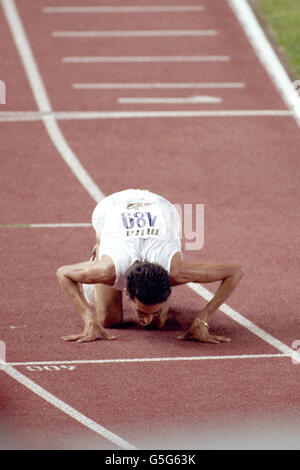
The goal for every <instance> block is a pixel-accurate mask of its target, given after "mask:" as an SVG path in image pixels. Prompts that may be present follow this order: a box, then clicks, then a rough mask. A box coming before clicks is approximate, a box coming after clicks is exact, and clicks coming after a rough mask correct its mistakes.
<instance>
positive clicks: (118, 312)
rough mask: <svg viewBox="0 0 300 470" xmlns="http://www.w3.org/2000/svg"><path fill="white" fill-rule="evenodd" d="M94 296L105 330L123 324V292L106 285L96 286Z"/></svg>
mask: <svg viewBox="0 0 300 470" xmlns="http://www.w3.org/2000/svg"><path fill="white" fill-rule="evenodd" d="M93 294H94V305H95V309H96V312H97V315H98V319H99V322H100V323H101V325H102V326H103V327H104V328H111V327H113V326H116V325H118V324H119V323H121V321H122V318H123V306H122V291H120V290H116V289H114V288H113V287H110V286H106V285H104V284H96V285H95V286H94V290H93Z"/></svg>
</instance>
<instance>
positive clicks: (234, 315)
mask: <svg viewBox="0 0 300 470" xmlns="http://www.w3.org/2000/svg"><path fill="white" fill-rule="evenodd" d="M188 286H189V287H190V288H191V289H192V290H193V291H194V292H196V293H197V294H199V295H200V296H201V297H203V298H204V299H205V300H207V301H208V302H209V301H210V300H211V299H212V298H213V294H212V293H211V292H210V291H208V290H207V289H206V288H205V287H203V286H202V285H201V284H194V283H190V284H188ZM219 310H221V312H223V313H225V314H226V315H227V316H228V317H230V318H231V319H232V320H235V321H236V322H237V323H239V324H240V325H242V326H243V327H244V328H246V329H247V330H249V331H251V332H252V333H253V334H255V335H256V336H258V337H259V338H261V339H262V340H263V341H265V342H266V343H268V344H270V345H271V346H273V347H274V348H275V349H277V350H278V351H280V352H282V353H283V354H287V355H288V356H290V357H294V358H295V360H297V361H299V362H300V353H299V352H297V351H295V350H294V349H292V348H290V347H289V346H287V345H285V344H284V343H282V342H281V341H280V340H278V339H277V338H274V336H272V335H270V334H269V333H267V332H266V331H264V330H263V329H262V328H259V327H258V326H257V325H255V324H254V323H252V322H251V321H250V320H248V319H247V318H245V317H244V316H243V315H241V314H240V313H238V312H237V311H236V310H234V309H233V308H231V307H229V306H228V305H226V304H223V305H221V307H219Z"/></svg>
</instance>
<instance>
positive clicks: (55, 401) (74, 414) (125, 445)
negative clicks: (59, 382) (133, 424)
mask: <svg viewBox="0 0 300 470" xmlns="http://www.w3.org/2000/svg"><path fill="white" fill-rule="evenodd" d="M10 1H11V0H10ZM0 370H2V371H3V372H5V373H6V374H7V375H9V376H10V377H12V378H13V379H15V380H17V382H19V383H20V384H22V385H23V386H24V387H26V388H28V389H29V390H30V391H31V392H33V393H35V394H36V395H38V396H39V397H41V398H43V400H45V401H47V402H48V403H50V404H51V405H53V406H55V408H58V409H59V410H60V411H62V412H63V413H65V414H66V415H68V416H70V417H71V418H73V419H75V420H76V421H78V422H79V423H80V424H82V425H84V426H86V427H87V428H89V429H91V430H92V431H94V432H95V433H97V434H99V435H100V436H102V437H104V438H105V439H107V440H109V441H110V442H112V443H114V444H116V445H117V446H119V447H120V448H121V449H126V450H137V448H136V447H135V446H133V445H132V444H130V443H129V442H127V441H125V440H124V439H122V438H121V437H119V436H118V435H117V434H114V433H112V432H111V431H109V430H108V429H106V428H104V427H103V426H101V425H100V424H98V423H96V422H95V421H93V420H92V419H90V418H88V417H87V416H85V415H83V414H82V413H80V412H79V411H77V410H76V409H75V408H73V407H72V406H70V405H68V404H67V403H65V402H64V401H62V400H60V399H59V398H57V397H56V396H54V395H52V393H49V392H47V390H45V389H44V388H43V387H41V386H40V385H37V384H36V383H35V382H33V381H32V380H30V379H29V378H28V377H26V376H25V375H23V374H21V373H20V372H19V371H17V370H16V369H14V367H12V366H11V365H10V364H7V363H5V362H3V361H1V360H0Z"/></svg>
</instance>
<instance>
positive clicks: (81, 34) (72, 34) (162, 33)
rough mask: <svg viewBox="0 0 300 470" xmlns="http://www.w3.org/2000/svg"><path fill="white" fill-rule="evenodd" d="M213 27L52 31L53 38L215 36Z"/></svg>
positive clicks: (215, 32)
mask: <svg viewBox="0 0 300 470" xmlns="http://www.w3.org/2000/svg"><path fill="white" fill-rule="evenodd" d="M217 34H218V33H217V31H216V30H214V29H207V30H200V29H197V30H195V29H194V30H193V29H192V30H171V29H170V30H148V31H142V30H140V31H53V32H52V37H54V38H139V37H147V38H148V37H149V38H152V37H169V36H170V37H181V36H182V37H184V36H216V35H217Z"/></svg>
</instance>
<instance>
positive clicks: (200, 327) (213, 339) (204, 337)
mask: <svg viewBox="0 0 300 470" xmlns="http://www.w3.org/2000/svg"><path fill="white" fill-rule="evenodd" d="M178 339H195V340H197V341H202V342H204V343H216V344H217V343H229V342H230V341H231V340H230V338H227V337H225V336H217V335H211V334H210V333H209V330H208V327H207V326H206V325H204V324H200V323H199V322H197V323H196V324H193V325H192V326H191V327H190V329H189V330H188V331H187V332H186V333H184V334H183V335H181V336H178Z"/></svg>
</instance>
